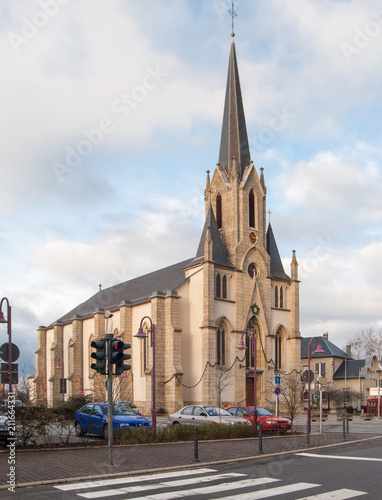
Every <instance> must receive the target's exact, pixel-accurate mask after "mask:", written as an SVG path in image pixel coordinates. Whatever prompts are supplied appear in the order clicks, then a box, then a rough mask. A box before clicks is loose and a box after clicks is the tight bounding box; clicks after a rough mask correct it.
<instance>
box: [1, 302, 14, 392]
mask: <svg viewBox="0 0 382 500" xmlns="http://www.w3.org/2000/svg"><path fill="white" fill-rule="evenodd" d="M4 301H5V302H6V303H7V319H5V317H4V314H3V311H2V310H1V308H2V306H3V302H4ZM11 316H12V314H11V306H10V305H9V300H8V299H7V297H3V298H2V299H1V302H0V323H7V324H8V384H9V389H8V392H9V393H11V392H12V328H11Z"/></svg>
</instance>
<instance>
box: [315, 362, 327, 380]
mask: <svg viewBox="0 0 382 500" xmlns="http://www.w3.org/2000/svg"><path fill="white" fill-rule="evenodd" d="M315 372H316V373H317V375H319V376H320V377H325V373H326V363H316V369H315Z"/></svg>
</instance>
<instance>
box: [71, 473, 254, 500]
mask: <svg viewBox="0 0 382 500" xmlns="http://www.w3.org/2000/svg"><path fill="white" fill-rule="evenodd" d="M243 476H246V474H239V473H236V472H226V473H223V474H214V475H211V476H202V477H192V478H187V479H183V478H182V479H178V480H177V481H163V482H162V481H161V482H159V483H153V484H144V485H135V486H127V487H126V488H118V489H111V490H100V491H91V492H89V493H78V496H79V497H82V498H107V497H112V496H115V495H124V494H125V493H139V492H141V491H150V490H158V489H160V488H179V487H182V486H189V485H190V484H195V483H207V482H211V481H217V480H220V479H231V478H235V477H243Z"/></svg>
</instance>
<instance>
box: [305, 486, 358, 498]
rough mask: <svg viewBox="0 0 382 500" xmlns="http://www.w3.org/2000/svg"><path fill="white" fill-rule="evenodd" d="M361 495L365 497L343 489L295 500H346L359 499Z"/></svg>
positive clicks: (356, 492) (354, 491)
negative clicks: (348, 499)
mask: <svg viewBox="0 0 382 500" xmlns="http://www.w3.org/2000/svg"><path fill="white" fill-rule="evenodd" d="M362 495H367V493H366V492H364V491H356V490H347V489H346V488H343V489H342V490H335V491H328V492H327V493H321V494H320V495H313V496H311V497H304V498H298V499H297V500H329V499H330V500H346V499H347V498H355V497H360V496H362Z"/></svg>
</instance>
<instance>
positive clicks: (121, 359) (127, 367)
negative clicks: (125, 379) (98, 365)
mask: <svg viewBox="0 0 382 500" xmlns="http://www.w3.org/2000/svg"><path fill="white" fill-rule="evenodd" d="M130 348H131V345H130V344H125V343H123V342H120V345H119V352H120V354H121V356H120V357H119V359H118V361H117V364H116V367H115V374H116V375H122V373H123V372H125V371H127V370H130V369H131V365H124V364H123V362H124V361H126V360H127V359H131V355H130V354H125V353H124V352H123V351H125V350H126V349H130Z"/></svg>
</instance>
